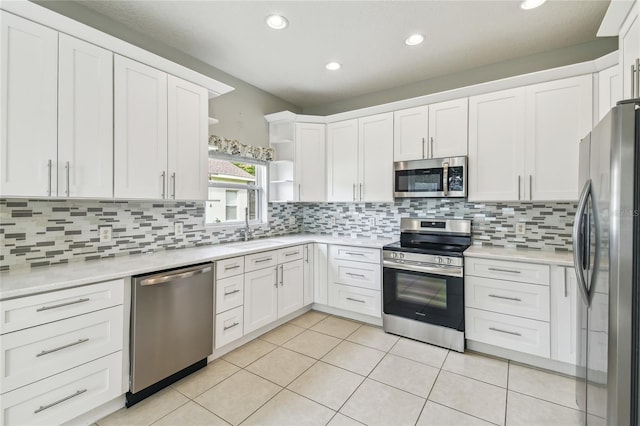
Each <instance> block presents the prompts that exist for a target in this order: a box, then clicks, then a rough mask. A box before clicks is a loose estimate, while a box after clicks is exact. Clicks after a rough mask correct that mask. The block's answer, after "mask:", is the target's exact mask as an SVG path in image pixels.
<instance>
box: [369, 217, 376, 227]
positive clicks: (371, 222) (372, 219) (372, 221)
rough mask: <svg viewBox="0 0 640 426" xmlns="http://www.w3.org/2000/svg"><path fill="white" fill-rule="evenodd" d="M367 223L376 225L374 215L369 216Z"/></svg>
mask: <svg viewBox="0 0 640 426" xmlns="http://www.w3.org/2000/svg"><path fill="white" fill-rule="evenodd" d="M369 225H370V226H376V218H375V217H370V218H369Z"/></svg>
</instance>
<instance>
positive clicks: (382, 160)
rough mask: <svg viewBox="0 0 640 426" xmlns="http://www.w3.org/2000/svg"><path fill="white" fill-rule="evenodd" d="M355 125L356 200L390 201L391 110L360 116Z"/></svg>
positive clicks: (391, 164) (391, 188)
mask: <svg viewBox="0 0 640 426" xmlns="http://www.w3.org/2000/svg"><path fill="white" fill-rule="evenodd" d="M358 126H359V131H358V157H359V160H358V177H359V179H358V183H357V187H356V191H357V194H356V197H357V200H358V201H393V162H392V161H391V158H392V157H393V113H391V112H389V113H386V114H378V115H372V116H369V117H365V118H360V119H358ZM352 167H353V165H352Z"/></svg>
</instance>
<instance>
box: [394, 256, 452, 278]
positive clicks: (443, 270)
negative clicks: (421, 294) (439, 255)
mask: <svg viewBox="0 0 640 426" xmlns="http://www.w3.org/2000/svg"><path fill="white" fill-rule="evenodd" d="M382 265H383V266H384V267H385V268H389V269H401V270H403V271H411V272H425V273H427V274H433V275H444V276H447V277H457V278H462V277H463V271H462V268H460V267H458V266H418V265H408V264H406V263H396V262H391V261H388V260H385V261H383V262H382Z"/></svg>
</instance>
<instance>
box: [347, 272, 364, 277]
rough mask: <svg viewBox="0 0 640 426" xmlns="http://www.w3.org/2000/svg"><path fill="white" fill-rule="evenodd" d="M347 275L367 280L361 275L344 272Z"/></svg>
mask: <svg viewBox="0 0 640 426" xmlns="http://www.w3.org/2000/svg"><path fill="white" fill-rule="evenodd" d="M345 273H346V274H347V275H349V276H350V277H358V278H367V277H366V276H364V275H362V274H354V273H353V272H345Z"/></svg>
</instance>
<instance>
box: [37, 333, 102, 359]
mask: <svg viewBox="0 0 640 426" xmlns="http://www.w3.org/2000/svg"><path fill="white" fill-rule="evenodd" d="M88 341H89V339H88V338H85V339H78V340H77V341H75V342H72V343H67V344H66V345H62V346H58V347H57V348H54V349H45V350H43V351H42V352H40V353H39V354H36V358H37V357H40V356H43V355H49V354H51V353H54V352H58V351H60V350H62V349H67V348H70V347H72V346H75V345H79V344H81V343H85V342H88Z"/></svg>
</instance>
